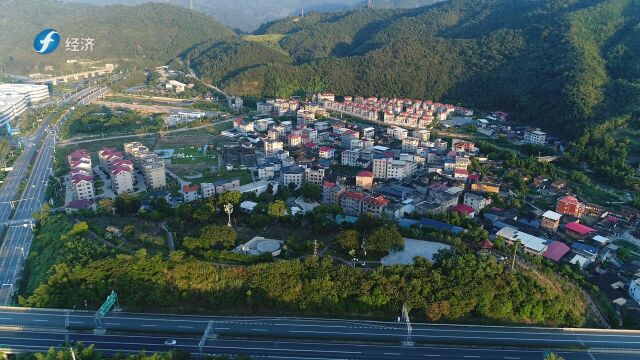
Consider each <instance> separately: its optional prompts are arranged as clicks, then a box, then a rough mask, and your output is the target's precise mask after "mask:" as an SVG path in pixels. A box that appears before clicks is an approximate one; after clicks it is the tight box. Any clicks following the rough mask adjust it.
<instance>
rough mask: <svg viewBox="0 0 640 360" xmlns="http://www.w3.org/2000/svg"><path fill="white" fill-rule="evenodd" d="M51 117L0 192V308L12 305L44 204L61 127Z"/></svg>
mask: <svg viewBox="0 0 640 360" xmlns="http://www.w3.org/2000/svg"><path fill="white" fill-rule="evenodd" d="M97 91H98V92H99V91H101V90H100V89H97V88H87V89H84V90H81V91H79V92H77V93H76V94H74V95H72V96H70V97H69V98H68V99H65V100H64V101H63V102H61V103H60V105H64V104H67V103H75V102H78V101H83V99H86V98H87V97H89V98H90V97H92V94H94V93H96V92H97ZM64 115H66V113H65V114H64ZM53 116H54V115H50V116H48V117H47V118H46V119H44V120H43V122H42V124H41V125H40V127H39V128H38V130H36V132H35V134H34V135H33V136H32V137H31V138H29V139H26V140H25V141H23V143H24V144H25V145H24V146H25V149H24V151H23V153H22V154H21V155H20V156H19V157H18V159H16V161H15V163H14V165H13V171H12V172H11V173H10V174H9V175H8V176H7V178H6V179H5V182H4V183H3V184H2V188H0V224H2V226H3V227H5V228H6V233H5V237H4V241H3V242H2V246H0V305H9V304H11V302H12V301H13V294H14V292H15V290H16V285H17V281H18V277H19V276H20V273H21V271H22V267H23V265H24V262H25V260H26V258H27V255H28V254H29V248H30V247H31V241H32V239H33V232H32V229H31V226H30V225H31V223H32V221H31V220H32V217H33V213H34V212H36V211H38V210H40V208H41V207H42V205H43V204H44V202H45V192H46V189H47V181H48V179H49V176H50V174H51V171H52V170H51V168H52V166H53V156H54V148H55V136H56V133H57V131H58V127H59V126H60V124H61V122H59V123H58V124H56V125H51V122H52V121H53ZM34 157H35V159H34ZM29 166H31V174H29V178H28V180H27V182H26V185H25V187H24V190H23V192H22V193H21V194H20V193H19V191H20V183H21V182H22V180H23V179H24V178H25V177H26V175H27V171H28V169H29Z"/></svg>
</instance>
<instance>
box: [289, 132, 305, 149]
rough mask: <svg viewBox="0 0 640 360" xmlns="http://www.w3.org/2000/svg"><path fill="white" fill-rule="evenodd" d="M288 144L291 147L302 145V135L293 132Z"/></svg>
mask: <svg viewBox="0 0 640 360" xmlns="http://www.w3.org/2000/svg"><path fill="white" fill-rule="evenodd" d="M288 140H289V141H288V144H289V146H291V147H296V146H301V145H302V136H300V135H295V134H291V135H289V137H288Z"/></svg>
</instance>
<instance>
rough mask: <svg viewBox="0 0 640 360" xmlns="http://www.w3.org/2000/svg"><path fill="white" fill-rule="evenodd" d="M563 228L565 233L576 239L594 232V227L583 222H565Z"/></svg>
mask: <svg viewBox="0 0 640 360" xmlns="http://www.w3.org/2000/svg"><path fill="white" fill-rule="evenodd" d="M564 230H565V232H566V233H567V235H569V236H571V237H573V238H576V239H582V238H585V237H587V236H588V235H591V234H594V233H596V229H594V228H591V227H589V226H587V225H584V224H580V223H579V222H577V221H574V222H570V223H568V224H566V225H565V226H564Z"/></svg>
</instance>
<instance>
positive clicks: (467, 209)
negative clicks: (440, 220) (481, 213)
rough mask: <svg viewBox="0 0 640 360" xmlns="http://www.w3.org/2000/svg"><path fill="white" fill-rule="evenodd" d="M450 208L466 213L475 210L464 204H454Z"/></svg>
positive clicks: (471, 212) (468, 213)
mask: <svg viewBox="0 0 640 360" xmlns="http://www.w3.org/2000/svg"><path fill="white" fill-rule="evenodd" d="M451 210H452V211H455V212H459V213H461V214H466V215H471V214H473V213H474V212H475V210H474V209H473V208H472V207H471V206H469V205H465V204H460V205H456V206H454V207H453V209H451Z"/></svg>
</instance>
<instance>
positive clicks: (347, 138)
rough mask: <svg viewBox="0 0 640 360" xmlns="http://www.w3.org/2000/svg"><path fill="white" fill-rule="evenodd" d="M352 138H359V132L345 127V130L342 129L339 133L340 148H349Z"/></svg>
mask: <svg viewBox="0 0 640 360" xmlns="http://www.w3.org/2000/svg"><path fill="white" fill-rule="evenodd" d="M354 139H359V134H358V132H357V131H354V130H351V129H347V130H346V131H344V132H343V133H342V135H340V142H341V146H342V148H344V149H350V148H351V140H354Z"/></svg>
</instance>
